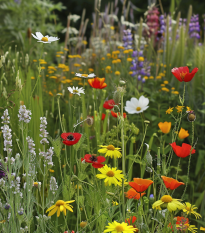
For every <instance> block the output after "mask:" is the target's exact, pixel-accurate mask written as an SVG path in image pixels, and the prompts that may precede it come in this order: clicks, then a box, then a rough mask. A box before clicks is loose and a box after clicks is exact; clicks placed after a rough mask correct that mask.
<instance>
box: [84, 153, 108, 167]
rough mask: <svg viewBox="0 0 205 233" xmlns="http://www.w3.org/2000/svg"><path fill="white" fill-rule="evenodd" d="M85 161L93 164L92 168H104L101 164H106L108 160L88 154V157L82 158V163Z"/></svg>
mask: <svg viewBox="0 0 205 233" xmlns="http://www.w3.org/2000/svg"><path fill="white" fill-rule="evenodd" d="M83 160H85V162H87V163H92V166H93V167H94V168H101V167H103V166H104V165H103V164H101V163H103V162H105V160H106V158H105V157H103V156H98V157H97V156H94V155H90V154H86V155H85V156H84V158H81V162H82V161H83Z"/></svg>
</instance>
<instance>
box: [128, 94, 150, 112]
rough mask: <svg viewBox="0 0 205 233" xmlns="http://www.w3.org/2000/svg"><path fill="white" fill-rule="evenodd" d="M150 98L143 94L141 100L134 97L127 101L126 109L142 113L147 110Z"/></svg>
mask: <svg viewBox="0 0 205 233" xmlns="http://www.w3.org/2000/svg"><path fill="white" fill-rule="evenodd" d="M148 104H149V99H148V98H145V97H144V96H143V95H142V96H141V97H140V98H139V100H138V99H137V98H135V97H132V98H131V100H130V101H126V106H125V111H126V112H128V113H129V114H134V113H140V112H143V111H145V110H146V109H147V108H149V106H147V105H148Z"/></svg>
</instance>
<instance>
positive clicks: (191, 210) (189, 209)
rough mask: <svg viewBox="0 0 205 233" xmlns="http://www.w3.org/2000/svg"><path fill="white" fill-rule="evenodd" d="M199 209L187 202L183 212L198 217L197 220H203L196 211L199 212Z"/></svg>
mask: <svg viewBox="0 0 205 233" xmlns="http://www.w3.org/2000/svg"><path fill="white" fill-rule="evenodd" d="M197 209H198V208H197V207H196V206H195V205H192V204H190V203H189V202H185V205H184V209H183V211H184V212H185V213H186V214H187V215H189V214H193V215H194V216H195V217H196V219H198V218H201V215H200V214H198V213H197V212H196V211H195V210H197Z"/></svg>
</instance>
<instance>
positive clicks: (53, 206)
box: [46, 205, 56, 213]
mask: <svg viewBox="0 0 205 233" xmlns="http://www.w3.org/2000/svg"><path fill="white" fill-rule="evenodd" d="M55 207H56V205H52V206H51V207H50V208H48V209H47V210H46V213H47V212H48V211H50V210H52V209H53V208H55Z"/></svg>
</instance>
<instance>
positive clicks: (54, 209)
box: [46, 200, 75, 217]
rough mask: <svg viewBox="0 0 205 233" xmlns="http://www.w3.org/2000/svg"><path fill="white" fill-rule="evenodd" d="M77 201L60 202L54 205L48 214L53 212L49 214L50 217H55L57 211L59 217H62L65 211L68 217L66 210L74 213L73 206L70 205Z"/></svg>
mask: <svg viewBox="0 0 205 233" xmlns="http://www.w3.org/2000/svg"><path fill="white" fill-rule="evenodd" d="M74 201H75V200H71V201H63V200H58V201H57V202H56V204H55V205H52V206H51V207H50V208H48V209H47V211H46V213H47V212H48V211H50V210H51V212H50V213H49V214H48V216H52V215H54V214H55V213H56V212H57V211H58V212H57V217H59V216H60V212H62V211H63V213H64V215H65V216H66V209H67V210H69V211H70V212H73V209H72V208H73V206H72V205H69V203H72V202H74Z"/></svg>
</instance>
